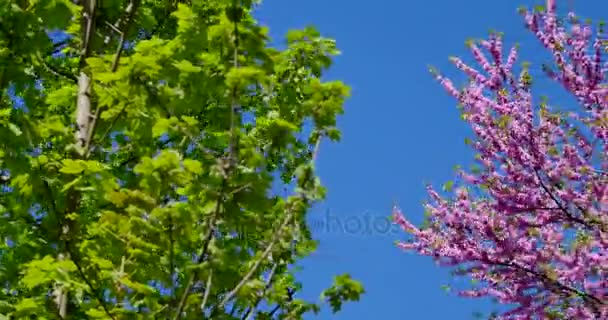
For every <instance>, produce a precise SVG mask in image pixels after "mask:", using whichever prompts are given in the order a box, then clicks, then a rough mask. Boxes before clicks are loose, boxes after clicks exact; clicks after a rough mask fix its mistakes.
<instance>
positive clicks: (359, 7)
mask: <svg viewBox="0 0 608 320" xmlns="http://www.w3.org/2000/svg"><path fill="white" fill-rule="evenodd" d="M603 2H605V1H581V0H578V1H577V0H558V5H559V6H561V9H562V10H564V9H565V8H567V6H571V7H572V8H574V9H575V10H576V11H577V13H578V14H580V15H582V16H583V17H588V18H592V19H594V20H595V21H597V20H599V18H600V16H598V14H594V13H597V12H607V11H606V10H607V9H608V3H603ZM463 3H466V4H463ZM543 3H544V1H543V0H520V1H496V0H495V1H488V0H485V1H481V0H467V1H453V0H425V1H402V0H383V1H378V2H374V3H372V2H371V1H348V0H308V1H285V0H283V1H281V0H266V1H264V2H263V4H262V6H261V8H260V9H259V11H258V13H257V17H258V19H259V20H260V22H262V23H263V24H265V25H268V26H269V27H270V29H271V35H272V36H273V38H274V39H275V40H277V41H280V40H282V39H283V35H284V34H285V32H286V31H287V30H288V29H291V28H301V27H304V26H306V25H309V24H312V25H315V26H316V27H318V29H319V30H320V31H321V33H322V34H323V35H325V36H328V37H332V38H334V39H336V40H337V44H338V47H339V48H340V50H341V51H342V53H343V54H342V56H340V57H339V58H338V59H337V61H336V64H335V65H334V67H333V68H332V69H331V71H330V72H329V74H328V78H331V79H341V80H343V81H345V82H346V83H347V84H349V85H350V86H351V87H352V98H351V99H350V100H349V101H348V102H347V104H346V113H345V115H344V116H343V117H342V118H341V119H340V121H339V126H340V128H341V130H342V131H343V140H342V142H340V143H339V144H325V145H323V146H322V147H321V151H320V155H319V160H318V168H319V173H320V175H321V178H322V181H323V183H324V184H325V186H327V187H328V189H329V195H328V198H327V200H326V201H325V202H324V203H322V204H320V205H318V206H317V208H316V209H315V210H313V211H312V212H311V214H310V215H311V220H312V222H313V224H314V225H315V226H313V229H315V230H314V234H315V237H316V238H317V239H319V240H320V241H321V243H320V246H319V250H318V252H317V253H315V254H314V255H312V256H311V257H310V258H308V259H307V260H305V261H304V262H303V263H302V267H303V271H302V272H301V273H300V279H301V280H302V281H303V282H304V286H305V291H304V296H305V297H307V298H312V299H314V298H316V297H317V296H318V294H319V293H320V292H321V291H322V290H323V289H324V288H325V287H326V286H327V285H329V284H330V283H331V280H332V276H333V275H335V274H338V273H342V272H348V273H350V274H351V275H352V276H353V277H355V278H357V279H359V280H361V281H362V282H363V284H364V286H365V288H366V290H367V293H366V295H365V296H364V297H363V299H362V300H361V301H360V302H359V303H352V304H348V305H346V306H345V308H344V310H343V311H342V312H341V313H339V314H338V315H331V313H329V312H328V311H327V310H325V312H323V313H321V314H320V315H319V316H317V317H316V318H315V317H310V318H311V319H312V318H315V319H349V320H358V319H376V318H378V319H473V316H472V314H473V312H475V311H483V312H487V311H489V310H491V308H492V304H491V303H490V302H488V301H483V300H472V299H463V298H459V297H456V296H454V295H451V294H448V293H446V292H445V291H444V290H442V289H441V285H443V284H448V283H453V282H451V277H450V276H449V275H448V272H447V270H444V269H440V268H439V267H437V266H436V265H435V264H434V263H433V261H432V260H431V259H430V258H427V257H420V256H416V255H414V254H409V253H404V252H402V251H400V250H398V249H396V248H395V246H394V241H395V240H397V239H399V238H400V237H401V236H402V235H401V233H400V232H394V231H384V229H386V225H385V224H383V220H382V219H383V218H386V217H387V216H389V215H390V211H391V206H392V204H393V202H397V203H398V204H399V205H400V206H401V208H402V210H403V211H404V212H405V213H406V214H407V215H408V216H409V217H412V219H413V220H414V221H421V220H422V207H421V202H422V200H424V199H425V192H424V183H425V182H430V183H433V184H434V185H436V186H439V185H441V184H442V183H444V182H446V181H448V180H450V179H451V178H453V177H454V171H453V168H454V166H456V165H465V166H466V165H467V164H470V163H471V160H472V159H473V153H472V151H471V150H470V149H468V148H467V147H466V146H465V144H464V138H465V137H467V136H468V135H469V133H470V131H469V128H468V127H467V126H466V124H465V123H464V122H462V121H461V120H460V118H459V114H458V111H457V110H456V104H455V101H454V100H453V99H452V98H451V97H449V96H448V95H447V94H446V93H445V92H444V91H443V89H442V88H441V87H440V86H439V85H438V84H437V83H436V82H435V81H434V80H433V79H432V77H431V76H430V74H429V72H428V67H427V66H428V65H429V64H432V65H434V66H435V67H437V68H438V69H440V70H441V71H442V72H443V73H446V74H447V75H450V76H453V77H454V79H461V77H459V74H458V73H457V72H456V70H455V68H453V67H452V66H451V65H450V64H449V62H448V60H447V58H448V56H450V55H457V56H462V57H463V58H465V61H467V60H470V55H468V52H467V51H466V48H465V46H464V42H465V40H466V39H469V38H481V37H485V36H486V35H487V34H488V31H489V30H491V29H493V30H497V31H502V32H504V33H505V41H506V42H507V44H510V43H511V44H512V43H514V42H518V43H519V44H520V46H521V47H520V48H521V50H520V56H521V59H522V60H520V61H523V60H528V61H531V62H533V65H532V75H533V76H540V75H541V72H540V65H539V64H538V63H537V62H541V61H547V59H548V58H549V56H548V55H547V53H546V52H545V51H543V49H542V48H541V47H540V46H539V44H538V43H537V42H536V39H534V37H533V36H532V34H531V33H529V32H528V31H527V30H526V29H525V28H524V25H523V20H522V18H521V17H520V16H519V15H518V14H517V8H518V7H519V6H520V5H526V6H528V7H532V6H534V5H537V4H543ZM602 3H603V4H602ZM536 83H538V90H539V91H537V92H538V93H539V94H545V95H549V96H550V98H551V99H550V101H553V102H554V103H556V104H558V105H560V102H561V104H568V103H570V101H571V100H568V99H567V97H566V96H565V95H564V93H563V92H560V91H559V90H556V86H554V85H553V86H551V85H550V84H549V83H548V82H547V81H537V82H536ZM328 216H329V217H331V219H333V220H331V225H330V226H328V225H327V223H326V222H327V221H328V220H327V219H328V218H327V217H328ZM366 220H367V221H369V222H368V223H367V224H366V223H365V221H366ZM374 223H375V224H376V227H375V228H373V227H369V228H367V227H365V225H367V226H373V225H374ZM338 224H342V226H341V227H340V226H339V225H338ZM345 229H346V230H345ZM370 230H371V232H370ZM391 230H394V229H391ZM383 231H384V232H383Z"/></svg>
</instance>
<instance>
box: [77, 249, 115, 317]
mask: <svg viewBox="0 0 608 320" xmlns="http://www.w3.org/2000/svg"><path fill="white" fill-rule="evenodd" d="M66 247H67V248H66V249H67V250H68V253H69V254H70V256H71V258H72V262H74V265H76V269H77V270H78V274H79V275H80V278H82V280H83V281H84V282H85V283H86V284H87V286H88V287H89V289H90V290H91V293H92V294H93V296H95V300H97V302H99V305H101V307H102V308H103V311H104V312H105V313H106V315H107V316H108V317H110V318H111V319H112V320H116V318H115V317H114V316H113V315H112V313H111V312H110V309H109V308H108V305H107V303H106V301H105V300H104V299H103V298H102V296H101V292H100V291H99V290H98V289H96V288H95V287H94V286H93V283H92V282H91V280H89V278H87V276H86V274H85V273H84V270H83V269H82V265H81V264H80V258H77V257H78V256H77V255H76V254H75V252H73V251H72V250H71V248H70V245H69V244H68V245H67V246H66Z"/></svg>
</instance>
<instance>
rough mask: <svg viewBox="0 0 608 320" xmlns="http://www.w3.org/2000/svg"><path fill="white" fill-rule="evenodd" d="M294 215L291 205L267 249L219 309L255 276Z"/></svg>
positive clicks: (221, 303) (225, 298) (225, 297)
mask: <svg viewBox="0 0 608 320" xmlns="http://www.w3.org/2000/svg"><path fill="white" fill-rule="evenodd" d="M293 215H294V210H293V209H292V208H291V207H289V208H288V209H287V214H286V215H285V218H284V219H283V222H282V223H281V225H280V226H279V228H278V229H277V231H276V232H275V233H274V235H273V237H272V240H271V242H270V244H268V247H266V250H264V252H263V253H262V255H261V256H260V258H259V259H258V260H257V261H256V262H255V263H254V264H253V266H251V268H250V269H249V271H248V272H247V273H246V274H245V276H244V277H243V278H242V279H241V281H240V282H239V283H238V284H237V285H236V287H234V289H232V290H231V291H230V292H229V293H228V294H227V295H226V296H224V299H223V300H222V301H221V302H220V303H219V305H218V306H217V308H218V309H221V308H222V307H223V306H224V305H225V304H226V303H228V301H230V300H231V299H232V298H233V297H234V295H236V294H237V293H238V292H239V290H241V288H242V287H243V286H244V285H245V284H246V283H247V282H248V281H249V280H251V277H253V275H254V274H255V272H256V271H257V269H258V268H259V267H260V265H261V264H262V262H263V261H264V260H266V258H267V257H268V255H269V254H270V252H272V249H273V248H274V246H275V245H276V244H277V242H278V241H279V239H280V237H281V235H282V233H283V229H284V228H285V227H286V226H287V225H288V224H289V222H290V221H291V218H292V217H293Z"/></svg>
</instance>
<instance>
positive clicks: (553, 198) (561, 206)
mask: <svg viewBox="0 0 608 320" xmlns="http://www.w3.org/2000/svg"><path fill="white" fill-rule="evenodd" d="M534 172H535V173H536V177H537V178H538V182H539V184H540V186H541V188H542V189H543V190H544V191H545V193H547V194H548V195H549V197H550V198H551V199H552V200H553V202H554V203H555V205H557V207H558V208H559V209H560V210H561V211H562V212H563V213H564V214H565V215H566V216H567V217H568V218H569V219H570V220H572V221H574V222H576V223H578V224H580V225H583V226H585V227H586V228H587V229H591V230H592V229H593V227H592V226H591V225H590V224H589V223H587V222H586V221H585V220H583V219H581V218H579V217H576V216H574V215H573V214H572V213H570V212H569V211H568V210H567V209H566V208H565V207H564V206H563V205H562V203H561V201H559V200H558V199H557V197H556V196H555V195H554V194H553V193H552V192H551V190H549V188H548V187H547V186H546V185H545V183H544V182H543V179H542V178H541V176H540V174H539V173H538V171H536V170H534Z"/></svg>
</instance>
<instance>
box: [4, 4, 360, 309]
mask: <svg viewBox="0 0 608 320" xmlns="http://www.w3.org/2000/svg"><path fill="white" fill-rule="evenodd" d="M75 3H76V4H75ZM254 8H255V4H254V3H252V1H246V0H243V1H238V2H237V1H227V0H213V1H203V0H192V1H181V2H180V3H177V1H173V0H164V1H157V0H154V1H152V0H131V1H119V0H113V1H93V0H83V1H78V2H72V1H70V0H29V1H21V0H7V1H2V3H0V48H1V49H0V90H1V91H0V135H1V136H2V139H1V140H0V169H1V170H2V180H1V184H2V190H1V193H0V211H1V215H0V236H1V237H2V240H3V241H2V244H0V286H1V290H0V315H5V316H9V317H11V319H13V318H14V319H21V318H28V319H29V318H30V317H32V316H35V317H36V318H37V319H56V318H64V319H67V318H70V319H86V318H91V319H151V318H161V319H201V318H205V317H208V318H213V319H249V318H256V319H301V318H302V316H303V314H305V313H307V312H316V311H318V309H319V307H320V304H319V303H320V302H315V301H313V302H310V301H304V300H302V299H299V298H298V297H297V293H298V292H299V291H301V288H302V284H301V283H299V282H298V281H296V280H295V277H294V271H293V268H292V266H293V265H294V264H295V263H296V262H297V261H298V260H299V259H301V258H303V257H305V256H306V255H308V254H309V253H310V252H312V251H313V250H314V248H315V241H314V240H313V239H312V238H311V234H310V232H309V230H308V229H307V225H306V222H305V221H306V220H305V218H306V212H307V210H308V209H309V208H310V206H311V205H312V204H313V203H314V202H315V201H317V200H319V199H322V198H323V196H324V194H325V190H324V188H323V187H322V186H321V185H320V182H319V179H318V178H317V177H316V175H315V173H314V159H315V155H316V153H317V148H318V146H319V143H320V141H321V139H322V138H324V137H328V138H329V139H331V140H338V139H339V132H338V130H337V129H336V117H337V115H339V114H341V113H342V111H343V110H342V106H343V102H344V100H345V99H346V98H347V96H348V93H349V90H348V87H346V86H345V85H344V84H343V83H341V82H339V81H333V82H328V81H321V79H320V78H321V75H322V73H323V71H324V70H325V69H326V68H328V67H329V66H330V64H331V60H332V57H333V56H335V55H337V54H338V53H339V52H338V50H337V49H336V46H335V43H334V41H333V40H331V39H327V38H324V37H322V36H321V35H320V34H319V33H318V32H317V31H316V30H315V29H314V28H312V27H310V28H306V29H304V30H297V31H292V32H290V33H289V35H288V37H287V38H288V45H287V48H286V49H285V50H276V49H273V48H271V47H270V46H269V45H268V43H269V38H268V30H267V29H266V28H264V27H262V26H260V25H259V24H258V23H257V22H256V21H255V20H254V18H253V17H252V11H253V9H254ZM293 183H295V187H294V190H293V194H292V195H291V196H286V197H281V196H277V195H274V194H273V193H272V192H271V191H272V188H273V187H276V186H277V185H284V186H293V185H294V184H293ZM247 235H255V237H249V236H247ZM329 290H330V291H329V292H330V293H329V294H326V295H325V296H328V298H327V300H328V301H329V302H330V303H331V305H332V306H334V305H335V304H336V303H342V302H344V301H346V300H358V299H359V297H360V295H361V294H362V293H363V289H362V288H361V287H360V285H359V284H358V283H357V282H355V281H353V280H351V279H350V278H349V277H348V275H343V276H341V277H339V278H337V283H336V285H334V286H333V287H332V288H331V289H329ZM336 300H337V301H338V302H336ZM334 309H335V308H334ZM336 311H337V310H336Z"/></svg>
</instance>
